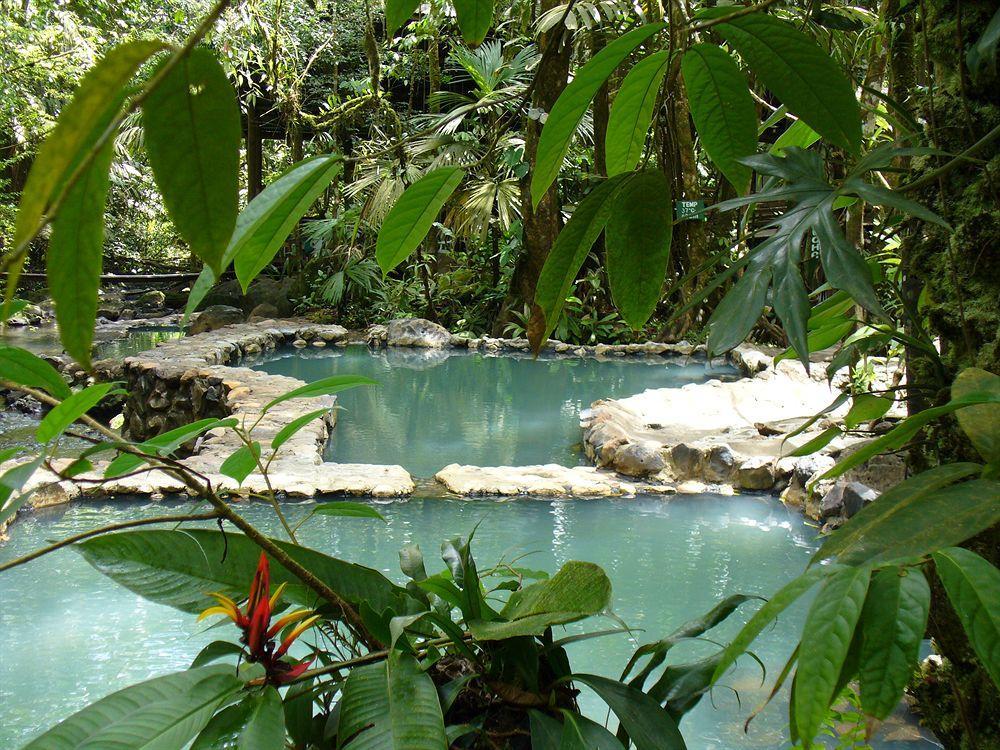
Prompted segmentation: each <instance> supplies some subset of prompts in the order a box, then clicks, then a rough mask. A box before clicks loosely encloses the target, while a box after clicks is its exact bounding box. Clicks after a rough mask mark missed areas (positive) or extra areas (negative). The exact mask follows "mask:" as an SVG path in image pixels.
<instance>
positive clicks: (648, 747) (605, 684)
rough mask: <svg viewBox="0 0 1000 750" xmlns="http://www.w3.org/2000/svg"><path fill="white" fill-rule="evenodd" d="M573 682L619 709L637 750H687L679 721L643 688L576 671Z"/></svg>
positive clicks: (622, 721) (620, 720)
mask: <svg viewBox="0 0 1000 750" xmlns="http://www.w3.org/2000/svg"><path fill="white" fill-rule="evenodd" d="M573 681H574V682H579V683H581V684H583V685H586V686H588V687H589V688H591V689H592V690H593V691H594V692H595V693H597V694H598V695H599V696H601V700H603V701H604V702H605V703H607V704H608V706H609V707H610V708H611V710H612V711H614V712H615V715H616V716H617V717H618V721H619V722H621V726H622V729H624V730H625V731H626V732H628V736H629V738H630V739H631V740H632V742H633V743H634V744H635V746H636V748H637V750H684V748H685V747H686V746H685V744H684V738H683V737H682V736H681V733H680V730H679V729H678V728H677V722H676V721H674V719H673V718H672V717H671V716H670V714H668V713H667V712H666V710H665V709H664V708H663V707H662V706H660V704H659V703H657V702H656V701H655V700H654V699H652V698H650V697H649V696H648V695H646V694H645V693H643V692H642V691H641V690H636V689H635V688H633V687H630V686H629V685H625V684H623V683H621V682H617V681H615V680H609V679H608V678H607V677H598V676H597V675H593V674H574V675H573Z"/></svg>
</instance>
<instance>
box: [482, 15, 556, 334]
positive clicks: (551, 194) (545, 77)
mask: <svg viewBox="0 0 1000 750" xmlns="http://www.w3.org/2000/svg"><path fill="white" fill-rule="evenodd" d="M558 4H559V2H558V0H542V8H541V9H542V12H543V13H544V12H545V11H547V10H549V9H551V8H554V7H555V6H556V5H558ZM563 33H564V30H563V27H562V26H561V25H560V26H556V27H555V28H553V29H551V30H550V31H548V32H547V33H545V34H543V35H542V38H541V39H540V40H539V45H540V46H541V48H542V50H543V52H542V59H541V60H540V61H539V63H538V68H537V69H536V71H535V88H534V93H533V95H532V99H531V106H532V108H533V109H535V110H541V111H543V112H548V111H550V110H551V109H552V105H553V104H555V102H556V99H558V98H559V94H561V93H562V92H563V89H565V88H566V82H567V79H568V77H569V62H570V55H571V53H572V49H571V48H570V45H569V44H567V43H565V41H566V40H564V39H562V35H563ZM553 37H555V38H553ZM541 129H542V126H541V124H540V123H539V122H538V120H536V119H532V118H528V119H527V121H526V124H525V128H524V158H525V161H527V162H528V164H530V165H531V169H530V170H529V171H528V173H527V174H526V175H525V176H524V177H522V178H521V184H520V188H521V218H522V223H523V226H524V248H523V250H522V251H521V256H520V257H519V258H518V260H517V265H516V266H515V267H514V275H513V277H512V278H511V283H510V289H509V290H508V291H507V298H506V299H505V300H504V305H503V308H502V310H501V312H500V315H499V316H498V317H497V319H496V321H494V324H493V332H494V334H495V335H499V334H500V332H501V331H503V328H504V326H505V325H506V324H507V323H508V322H509V321H510V318H511V313H512V312H513V311H515V310H517V309H518V308H519V307H520V306H521V305H522V304H524V303H530V302H531V300H532V299H534V297H535V284H537V283H538V276H539V275H540V274H541V272H542V266H544V265H545V259H546V258H547V257H548V255H549V249H550V248H551V247H552V244H553V243H554V242H555V241H556V237H557V236H558V234H559V229H560V227H561V226H562V217H561V213H560V206H559V191H558V180H557V181H556V182H553V183H552V186H551V187H550V188H549V189H548V192H546V193H545V195H544V196H543V197H542V200H541V202H540V203H539V204H538V208H537V209H534V208H533V207H532V202H531V175H532V173H533V172H534V168H535V157H536V153H537V151H538V138H539V135H540V133H541Z"/></svg>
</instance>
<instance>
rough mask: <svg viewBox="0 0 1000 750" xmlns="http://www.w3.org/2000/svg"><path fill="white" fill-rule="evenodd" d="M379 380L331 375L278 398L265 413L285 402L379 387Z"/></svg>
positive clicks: (269, 403)
mask: <svg viewBox="0 0 1000 750" xmlns="http://www.w3.org/2000/svg"><path fill="white" fill-rule="evenodd" d="M378 384H379V383H378V381H377V380H372V379H371V378H366V377H364V376H363V375H331V376H330V377H328V378H323V379H322V380H317V381H316V382H314V383H309V384H308V385H304V386H302V387H301V388H296V389H295V390H293V391H289V392H288V393H286V394H284V395H282V396H278V398H276V399H274V400H273V401H270V402H268V404H267V405H266V406H265V407H264V410H263V411H264V412H265V413H266V412H268V411H270V410H271V409H273V408H274V407H275V406H277V405H278V404H280V403H282V402H284V401H290V400H292V399H294V398H315V397H316V396H329V395H331V394H333V393H339V392H340V391H343V390H347V389H348V388H356V387H357V386H359V385H378Z"/></svg>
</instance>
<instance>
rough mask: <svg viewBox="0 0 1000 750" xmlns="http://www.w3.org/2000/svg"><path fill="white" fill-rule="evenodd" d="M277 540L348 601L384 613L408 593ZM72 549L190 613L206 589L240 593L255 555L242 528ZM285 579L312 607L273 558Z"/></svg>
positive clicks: (275, 573) (277, 577) (139, 536)
mask: <svg viewBox="0 0 1000 750" xmlns="http://www.w3.org/2000/svg"><path fill="white" fill-rule="evenodd" d="M227 544H228V547H227ZM275 544H277V545H278V546H279V547H281V548H282V549H283V550H284V551H285V552H287V553H288V554H289V555H290V556H291V557H292V559H294V560H296V561H297V562H298V563H299V564H301V565H303V566H304V567H305V568H306V569H307V570H309V571H311V572H312V573H313V574H315V575H316V576H317V577H318V578H319V579H320V580H321V581H323V582H324V583H326V584H327V585H328V586H329V587H330V588H332V589H333V590H334V591H335V592H336V593H337V594H338V595H339V596H341V597H342V598H344V599H346V600H347V601H348V602H350V603H352V604H358V603H359V602H361V601H367V602H368V603H369V604H371V606H372V607H373V608H376V609H377V610H378V611H383V610H385V609H388V608H393V609H395V608H398V607H400V606H401V604H400V603H401V601H403V600H404V599H405V597H406V592H405V590H404V589H401V588H399V587H398V586H396V585H395V584H393V583H391V582H390V581H389V580H388V579H387V578H386V577H385V576H383V575H382V574H381V573H379V572H378V571H377V570H372V569H371V568H366V567H364V566H362V565H355V564H353V563H348V562H344V561H343V560H338V559H336V558H333V557H329V556H328V555H324V554H322V553H320V552H316V551H315V550H311V549H309V548H307V547H300V546H297V545H294V544H288V543H285V542H280V541H276V542H275ZM75 549H77V550H78V551H79V552H80V553H81V554H82V555H83V557H84V558H85V559H86V560H87V562H89V563H90V564H91V565H93V566H94V567H95V568H96V569H97V570H98V571H99V572H101V573H103V574H104V575H106V576H108V577H109V578H111V579H112V580H114V581H117V582H118V583H119V584H121V585H122V586H124V587H125V588H127V589H129V590H130V591H133V592H135V593H136V594H139V596H143V597H145V598H147V599H149V600H150V601H154V602H157V603H159V604H166V605H167V606H170V607H174V608H176V609H179V610H182V611H184V612H190V613H198V612H201V611H203V610H204V609H205V608H206V607H207V606H208V605H209V604H211V601H212V600H211V599H210V598H209V597H208V594H207V593H206V592H209V591H219V592H221V593H223V594H226V595H227V596H230V597H233V598H235V599H240V598H242V597H245V596H246V592H247V590H248V588H249V585H250V580H251V579H252V578H253V571H254V570H256V567H257V561H258V559H259V558H260V548H259V547H257V545H256V544H254V543H253V542H252V541H250V539H248V538H247V537H245V536H243V535H242V534H236V533H233V532H227V533H225V534H223V533H222V532H220V531H214V530H211V529H191V528H189V529H184V530H180V531H174V530H167V529H155V530H143V531H130V532H121V533H114V534H105V535H102V536H99V537H93V538H92V539H88V540H86V541H85V542H82V543H81V544H79V545H77V546H76V547H75ZM286 582H287V584H288V586H287V588H286V589H285V598H286V599H287V600H288V601H290V602H292V603H295V604H300V605H303V606H306V607H314V606H315V605H316V599H317V597H316V593H315V592H314V591H313V590H312V589H310V588H307V587H306V586H305V584H303V583H301V582H300V581H299V580H298V579H297V578H296V577H295V576H293V575H292V574H291V573H289V572H288V571H287V570H285V568H284V567H282V566H281V565H280V564H279V563H278V562H277V561H275V560H272V561H271V583H272V584H273V585H274V586H278V585H279V584H281V583H286Z"/></svg>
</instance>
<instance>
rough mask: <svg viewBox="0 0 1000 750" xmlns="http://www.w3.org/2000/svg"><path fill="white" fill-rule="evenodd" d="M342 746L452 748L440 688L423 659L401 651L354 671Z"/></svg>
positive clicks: (362, 749) (358, 749)
mask: <svg viewBox="0 0 1000 750" xmlns="http://www.w3.org/2000/svg"><path fill="white" fill-rule="evenodd" d="M337 736H338V747H341V748H348V750H403V749H404V748H406V750H441V749H442V748H444V747H447V740H446V738H445V731H444V719H443V717H442V715H441V704H440V703H439V701H438V694H437V689H436V688H435V687H434V682H433V681H432V680H431V678H430V676H429V675H428V674H427V673H426V672H423V671H421V669H420V665H419V664H418V663H417V660H416V659H415V658H414V657H413V656H411V655H409V654H404V653H401V652H399V651H393V652H392V654H391V655H390V656H389V658H388V659H387V660H386V661H385V662H382V663H379V664H370V665H368V666H364V667H358V668H356V669H353V670H352V671H351V673H350V675H348V677H347V681H346V682H345V683H344V693H343V698H342V699H341V703H340V719H339V722H338V730H337Z"/></svg>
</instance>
